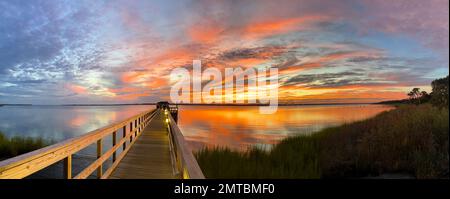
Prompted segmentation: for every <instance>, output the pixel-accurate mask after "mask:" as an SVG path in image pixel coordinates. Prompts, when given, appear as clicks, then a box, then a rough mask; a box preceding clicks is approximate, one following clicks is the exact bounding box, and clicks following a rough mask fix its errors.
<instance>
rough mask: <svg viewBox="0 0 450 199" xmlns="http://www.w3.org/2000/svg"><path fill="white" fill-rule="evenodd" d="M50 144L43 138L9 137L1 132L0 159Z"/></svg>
mask: <svg viewBox="0 0 450 199" xmlns="http://www.w3.org/2000/svg"><path fill="white" fill-rule="evenodd" d="M48 144H49V142H47V141H45V140H43V139H41V138H30V137H18V136H15V137H12V138H7V137H6V136H5V135H3V133H1V132H0V160H4V159H8V158H11V157H14V156H18V155H20V154H24V153H27V152H30V151H34V150H36V149H40V148H42V147H45V146H47V145H48Z"/></svg>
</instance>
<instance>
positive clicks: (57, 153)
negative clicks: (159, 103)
mask: <svg viewBox="0 0 450 199" xmlns="http://www.w3.org/2000/svg"><path fill="white" fill-rule="evenodd" d="M155 113H156V110H149V111H145V112H143V113H141V114H138V115H136V116H132V117H130V118H128V119H126V120H123V121H121V122H117V123H115V124H112V125H109V126H106V127H104V128H100V129H97V130H94V131H92V132H89V133H87V134H84V135H82V136H80V137H77V138H72V139H68V140H66V141H63V142H60V143H57V144H54V145H50V146H47V147H45V148H42V149H38V150H36V151H32V152H29V153H26V154H23V155H20V156H17V157H14V158H11V159H7V160H4V161H2V162H0V179H8V178H9V179H10V178H15V179H17V178H24V177H27V176H29V175H31V174H33V173H35V172H37V171H40V170H42V169H44V168H46V167H48V166H50V165H52V164H54V163H56V162H58V161H61V160H63V161H64V173H63V174H64V177H65V178H66V179H71V178H72V155H73V154H75V153H76V152H78V151H80V150H82V149H85V148H86V147H88V146H89V145H91V144H94V143H96V144H97V159H96V160H95V161H94V162H93V163H91V164H90V165H89V166H88V167H86V168H85V169H84V170H82V171H81V172H80V173H78V174H77V175H76V176H75V177H74V178H75V179H84V178H87V177H89V176H90V175H91V174H92V173H93V172H94V171H97V178H102V179H104V178H107V177H108V176H109V175H110V174H111V173H112V171H113V170H114V168H115V167H116V166H117V165H118V164H119V162H120V161H121V160H122V158H123V157H124V156H125V154H126V153H127V152H128V150H129V149H130V148H131V146H132V145H133V144H134V142H135V141H136V138H137V137H138V136H139V135H140V134H141V132H142V130H143V129H144V128H145V127H146V126H147V125H148V124H149V122H150V121H151V119H152V118H153V116H154V115H155ZM120 129H122V139H120V140H119V141H118V142H117V140H116V139H117V138H116V137H117V131H118V130H120ZM106 136H112V147H111V148H110V149H109V150H108V151H106V152H105V153H102V151H103V139H104V138H105V137H106ZM127 141H129V142H128V143H129V146H127ZM119 148H122V150H123V151H122V152H121V153H120V154H119V156H118V157H117V156H116V153H117V150H118V149H119ZM111 157H112V161H113V163H112V164H111V166H110V167H109V168H108V169H107V170H106V171H105V172H104V173H103V163H104V162H105V161H106V160H108V159H109V158H111Z"/></svg>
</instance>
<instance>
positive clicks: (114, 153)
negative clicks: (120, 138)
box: [112, 131, 117, 162]
mask: <svg viewBox="0 0 450 199" xmlns="http://www.w3.org/2000/svg"><path fill="white" fill-rule="evenodd" d="M116 134H117V133H116V131H114V132H113V133H112V136H113V137H112V147H115V146H116V142H117V141H116ZM112 161H113V162H115V161H116V150H114V152H113V154H112Z"/></svg>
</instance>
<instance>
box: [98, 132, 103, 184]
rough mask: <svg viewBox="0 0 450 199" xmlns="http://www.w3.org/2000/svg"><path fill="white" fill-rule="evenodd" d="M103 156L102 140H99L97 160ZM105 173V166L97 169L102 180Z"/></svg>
mask: <svg viewBox="0 0 450 199" xmlns="http://www.w3.org/2000/svg"><path fill="white" fill-rule="evenodd" d="M101 156H102V139H99V140H97V159H99V158H100V157H101ZM102 173H103V164H101V165H100V166H98V168H97V178H98V179H100V178H101V177H102Z"/></svg>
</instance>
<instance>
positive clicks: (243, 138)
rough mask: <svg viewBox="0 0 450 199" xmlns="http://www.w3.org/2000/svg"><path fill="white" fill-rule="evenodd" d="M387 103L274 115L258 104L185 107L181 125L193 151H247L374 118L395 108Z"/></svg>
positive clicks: (283, 110)
mask: <svg viewBox="0 0 450 199" xmlns="http://www.w3.org/2000/svg"><path fill="white" fill-rule="evenodd" d="M392 108H393V107H391V106H384V105H311V106H281V107H278V111H277V112H276V113H275V114H270V115H264V114H260V113H259V109H258V107H255V106H243V107H241V106H182V107H180V113H179V125H180V128H181V130H182V131H183V134H184V136H185V138H186V140H187V141H188V143H189V144H190V145H191V147H192V148H193V149H194V150H198V149H200V148H202V147H205V146H206V147H213V146H227V147H231V148H234V149H238V150H245V149H246V148H248V146H250V145H257V146H261V147H267V148H270V146H271V145H272V144H275V143H277V142H278V141H279V140H281V139H283V138H285V137H287V136H292V135H298V134H310V133H314V132H317V131H319V130H321V129H323V128H326V127H330V126H336V125H340V124H343V123H349V122H353V121H357V120H362V119H366V118H369V117H373V116H375V115H376V114H378V113H380V112H383V111H387V110H390V109H392Z"/></svg>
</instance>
